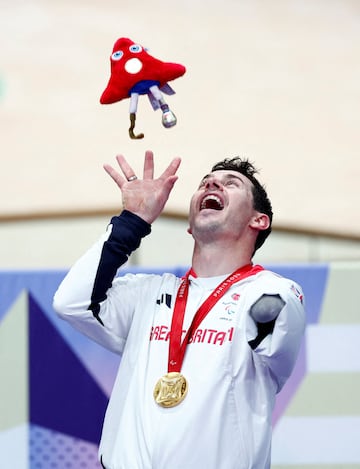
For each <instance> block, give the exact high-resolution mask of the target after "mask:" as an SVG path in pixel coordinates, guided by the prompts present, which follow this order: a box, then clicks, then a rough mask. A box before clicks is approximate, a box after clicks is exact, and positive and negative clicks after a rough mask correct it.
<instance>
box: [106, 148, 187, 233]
mask: <svg viewBox="0 0 360 469" xmlns="http://www.w3.org/2000/svg"><path fill="white" fill-rule="evenodd" d="M116 160H117V162H118V164H119V166H120V169H121V171H122V173H123V174H124V176H125V177H124V176H122V175H121V174H120V173H119V172H118V171H117V170H116V169H114V168H113V167H112V166H111V165H109V164H104V169H105V171H106V172H107V173H108V174H109V175H110V176H111V178H112V179H113V180H114V181H115V182H116V184H117V185H118V187H119V188H120V190H121V193H122V202H123V208H124V209H126V210H129V211H130V212H132V213H135V214H136V215H138V216H139V217H141V218H142V219H143V220H145V221H146V222H148V223H150V224H151V223H152V222H153V221H154V220H156V218H157V217H158V216H159V215H160V214H161V212H162V211H163V209H164V206H165V204H166V202H167V200H168V198H169V195H170V192H171V190H172V188H173V187H174V184H175V182H176V181H177V179H178V176H177V175H176V171H177V170H178V168H179V166H180V163H181V159H180V158H174V159H173V160H172V161H171V163H170V164H169V166H168V167H167V168H166V169H165V171H164V172H163V173H162V174H161V176H160V177H158V178H157V179H154V154H153V152H152V151H146V152H145V159H144V172H143V179H138V178H137V177H136V175H135V173H134V171H133V169H132V168H131V166H130V165H129V163H128V162H127V161H126V159H125V157H124V156H123V155H118V156H117V157H116Z"/></svg>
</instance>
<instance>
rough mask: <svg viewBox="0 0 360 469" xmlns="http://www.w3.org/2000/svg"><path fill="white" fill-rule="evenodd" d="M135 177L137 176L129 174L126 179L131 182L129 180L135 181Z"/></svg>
mask: <svg viewBox="0 0 360 469" xmlns="http://www.w3.org/2000/svg"><path fill="white" fill-rule="evenodd" d="M136 179H137V176H135V174H134V175H133V176H130V177H128V178H127V180H128V181H129V182H131V181H136Z"/></svg>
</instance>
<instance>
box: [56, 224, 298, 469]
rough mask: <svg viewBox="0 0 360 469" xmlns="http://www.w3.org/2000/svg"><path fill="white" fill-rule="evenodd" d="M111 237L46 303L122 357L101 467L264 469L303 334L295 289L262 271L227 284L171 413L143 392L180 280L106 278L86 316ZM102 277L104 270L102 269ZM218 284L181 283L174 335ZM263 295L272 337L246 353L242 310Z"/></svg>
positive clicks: (253, 331)
mask: <svg viewBox="0 0 360 469" xmlns="http://www.w3.org/2000/svg"><path fill="white" fill-rule="evenodd" d="M117 218H119V217H117ZM113 229H114V224H112V225H109V228H108V231H107V233H106V234H105V235H104V236H103V237H102V238H101V239H100V240H99V241H98V242H97V243H96V244H95V245H94V246H93V247H92V248H91V249H90V250H89V251H88V252H87V253H86V254H85V255H84V256H83V257H82V258H81V259H80V260H79V261H78V262H77V263H76V264H75V265H74V266H73V268H72V269H71V270H70V271H69V273H68V274H67V276H66V277H65V279H64V280H63V282H62V284H61V285H60V287H59V289H58V291H57V292H56V295H55V299H54V308H55V309H56V311H57V312H58V314H59V315H60V316H61V317H63V318H64V319H66V320H67V321H69V322H70V323H71V324H72V325H73V326H74V327H75V328H77V329H78V330H80V331H81V332H83V333H84V334H86V335H87V336H89V337H91V338H92V339H93V340H95V341H96V342H98V343H100V344H102V345H103V346H104V347H106V348H108V349H110V350H112V351H114V352H117V353H119V354H122V358H121V363H120V367H119V371H118V374H117V378H116V381H115V384H114V388H113V391H112V394H111V398H110V401H109V405H108V408H107V412H106V417H105V421H104V427H103V433H102V438H101V443H100V448H99V457H101V459H102V463H103V466H104V467H105V468H106V469H268V468H270V454H271V416H272V410H273V406H274V401H275V395H276V393H277V392H279V390H280V389H281V388H282V386H283V384H284V383H285V381H286V379H287V378H288V377H289V375H290V373H291V371H292V369H293V367H294V364H295V361H296V357H297V354H298V350H299V347H300V344H301V340H302V336H303V332H304V327H305V313H304V307H303V294H302V291H301V288H300V287H299V286H298V285H296V284H295V283H294V282H292V281H291V280H288V279H285V278H282V277H280V276H278V275H276V274H274V273H272V272H270V271H266V270H264V271H261V272H260V273H258V274H256V275H254V276H251V277H248V278H246V279H244V280H242V281H240V282H238V283H236V284H234V285H233V286H232V287H231V288H230V289H229V291H228V292H227V293H226V294H225V295H224V296H223V297H222V298H221V299H220V300H219V301H218V303H217V304H216V305H215V306H214V307H213V309H212V310H211V311H210V313H209V314H208V315H207V317H206V318H205V319H204V320H203V322H202V323H201V324H200V326H199V328H198V329H197V331H195V333H194V335H193V338H192V341H191V342H190V343H189V344H188V346H187V349H186V354H185V358H184V362H183V366H182V370H181V372H182V374H183V375H184V376H185V377H186V379H187V381H188V385H189V389H188V394H187V396H186V397H185V399H184V400H183V401H182V403H181V404H179V405H178V406H176V407H173V408H162V407H160V406H159V405H158V404H156V402H155V401H154V398H153V390H154V386H155V384H156V382H157V380H158V379H159V378H160V377H161V376H163V375H164V374H165V373H166V372H167V363H168V350H169V340H168V339H169V331H170V325H171V317H172V311H173V307H174V302H175V298H176V293H177V289H178V286H179V284H180V281H181V279H179V278H177V277H175V276H174V275H172V274H164V275H161V276H159V275H141V274H137V275H133V274H127V275H125V276H122V277H121V276H120V277H116V278H115V280H113V281H112V285H111V286H110V287H109V288H108V289H107V290H106V293H105V296H103V297H101V301H100V302H99V305H98V309H97V314H93V311H92V310H90V309H89V304H90V303H91V302H92V301H93V298H92V295H93V294H94V283H96V276H97V274H98V273H99V272H98V271H99V265H100V264H101V263H100V259H102V258H103V256H104V250H103V246H104V243H106V241H107V240H108V239H109V237H110V238H111V236H112V234H111V233H112V230H113ZM116 229H117V230H118V231H121V229H119V228H116ZM119 237H120V238H121V233H120V235H119ZM117 262H118V263H119V261H117ZM121 262H123V261H121ZM102 269H104V270H103V271H106V270H109V269H108V266H107V264H106V263H105V266H104V265H103V266H102ZM110 270H111V269H110ZM111 276H112V274H111ZM225 277H226V276H224V277H216V278H194V277H192V276H191V277H190V289H189V297H188V302H187V306H186V312H185V319H184V326H183V330H184V331H186V330H187V329H188V327H189V325H190V323H191V321H192V318H193V316H194V314H195V312H196V310H197V309H198V307H199V306H200V305H201V304H202V302H203V301H204V300H205V299H206V298H207V297H208V296H209V295H210V293H211V292H212V291H213V290H214V288H215V287H216V286H217V285H218V284H219V283H220V281H221V280H223V279H224V278H225ZM103 293H104V292H103ZM263 294H279V295H280V296H281V298H282V299H283V301H284V302H285V306H284V307H283V308H282V310H281V312H280V314H279V316H278V318H277V319H276V321H275V325H274V327H273V330H272V332H270V333H269V334H268V335H266V337H265V338H264V339H263V340H262V341H261V342H260V343H259V344H255V345H254V344H253V345H252V347H251V346H250V345H249V342H250V341H251V340H254V339H256V337H257V335H258V327H257V325H256V323H255V322H254V321H253V319H252V318H251V316H250V315H249V309H250V307H251V306H252V305H253V303H254V302H255V301H256V300H257V299H258V298H260V297H261V296H262V295H263ZM95 316H96V317H97V318H96V317H95Z"/></svg>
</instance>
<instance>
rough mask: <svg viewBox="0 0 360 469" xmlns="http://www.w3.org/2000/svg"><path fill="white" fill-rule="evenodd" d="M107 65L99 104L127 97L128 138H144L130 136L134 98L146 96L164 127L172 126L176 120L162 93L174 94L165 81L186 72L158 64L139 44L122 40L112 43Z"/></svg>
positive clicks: (134, 115)
mask: <svg viewBox="0 0 360 469" xmlns="http://www.w3.org/2000/svg"><path fill="white" fill-rule="evenodd" d="M110 63H111V75H110V79H109V82H108V84H107V87H106V88H105V90H104V92H103V93H102V95H101V98H100V103H101V104H112V103H115V102H117V101H121V100H123V99H126V98H130V128H129V136H130V138H133V139H139V138H143V137H144V134H139V135H135V134H134V128H135V120H136V111H137V105H138V99H139V95H142V94H147V95H148V97H149V100H150V102H151V105H152V107H153V109H154V110H156V109H159V108H160V109H161V110H162V124H163V126H164V127H166V128H169V127H173V126H174V125H175V124H176V117H175V115H174V113H173V112H172V111H171V110H170V109H169V106H168V105H167V104H166V102H165V100H164V98H163V95H162V93H165V94H168V95H171V94H174V93H175V91H174V90H173V89H172V88H171V87H170V85H169V84H168V82H169V81H171V80H175V79H176V78H179V77H181V76H182V75H184V73H185V71H186V69H185V67H184V66H183V65H180V64H177V63H172V62H162V61H161V60H158V59H156V58H154V57H152V56H151V55H150V54H148V52H147V51H146V50H145V49H144V48H143V47H142V46H141V45H140V44H136V43H135V42H133V41H132V40H131V39H128V38H125V37H122V38H120V39H118V40H117V41H116V42H115V44H114V47H113V52H112V54H111V57H110Z"/></svg>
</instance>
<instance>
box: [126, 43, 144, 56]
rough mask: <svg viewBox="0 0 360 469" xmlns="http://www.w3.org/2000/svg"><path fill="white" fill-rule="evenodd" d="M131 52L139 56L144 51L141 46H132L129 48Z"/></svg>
mask: <svg viewBox="0 0 360 469" xmlns="http://www.w3.org/2000/svg"><path fill="white" fill-rule="evenodd" d="M129 51H130V52H134V53H136V54H138V53H139V52H141V51H142V47H141V46H139V44H133V45H132V46H130V47H129Z"/></svg>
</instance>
